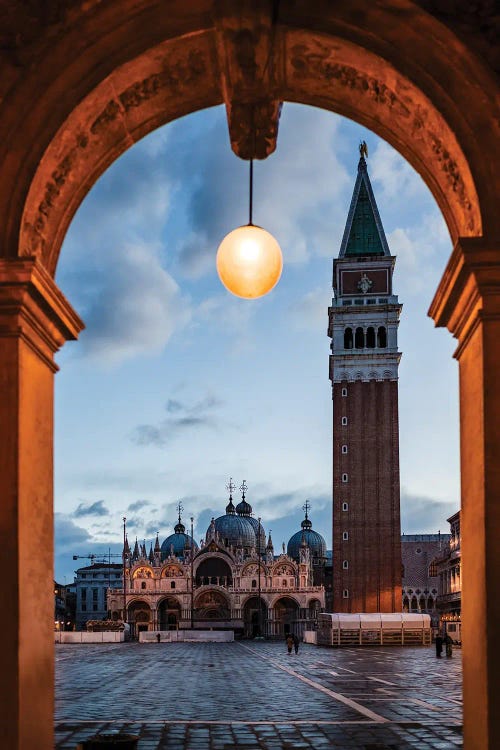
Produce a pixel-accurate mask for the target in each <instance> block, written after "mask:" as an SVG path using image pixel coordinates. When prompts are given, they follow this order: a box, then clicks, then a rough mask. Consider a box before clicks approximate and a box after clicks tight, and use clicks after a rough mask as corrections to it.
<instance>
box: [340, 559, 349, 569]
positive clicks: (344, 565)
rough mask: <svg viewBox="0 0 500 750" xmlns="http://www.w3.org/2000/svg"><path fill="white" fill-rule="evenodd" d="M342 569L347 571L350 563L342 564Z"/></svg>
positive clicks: (345, 561)
mask: <svg viewBox="0 0 500 750" xmlns="http://www.w3.org/2000/svg"><path fill="white" fill-rule="evenodd" d="M342 567H343V568H344V570H347V568H348V567H349V562H348V561H347V560H344V562H343V563H342Z"/></svg>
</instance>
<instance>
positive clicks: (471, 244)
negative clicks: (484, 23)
mask: <svg viewBox="0 0 500 750" xmlns="http://www.w3.org/2000/svg"><path fill="white" fill-rule="evenodd" d="M429 314H430V315H431V317H432V318H433V319H434V321H435V323H436V325H438V326H446V327H447V328H448V329H449V330H450V331H451V333H453V335H454V336H455V337H456V338H457V339H458V342H459V343H458V348H457V350H456V352H455V357H456V359H457V360H458V363H459V393H460V456H461V480H462V510H461V527H462V549H461V553H462V561H463V571H462V620H463V629H462V644H463V665H464V676H463V677H464V748H465V749H466V750H493V748H498V747H500V712H499V711H498V708H499V706H498V701H499V696H500V651H499V649H498V637H497V636H498V623H499V622H500V597H498V595H497V584H498V580H499V578H500V544H499V543H498V540H499V539H500V503H499V502H498V498H499V497H500V429H499V425H500V388H499V387H498V374H499V372H500V246H499V245H495V246H492V245H491V244H490V245H488V243H486V242H485V241H484V240H482V239H481V238H467V239H462V240H461V241H460V242H459V243H457V245H456V246H455V249H454V251H453V253H452V255H451V258H450V261H449V263H448V266H447V268H446V270H445V273H444V275H443V279H442V281H441V283H440V285H439V287H438V290H437V292H436V295H435V297H434V300H433V302H432V305H431V308H430V310H429Z"/></svg>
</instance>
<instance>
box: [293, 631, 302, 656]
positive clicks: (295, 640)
mask: <svg viewBox="0 0 500 750" xmlns="http://www.w3.org/2000/svg"><path fill="white" fill-rule="evenodd" d="M299 643H300V638H299V636H298V635H294V636H293V647H294V649H295V653H296V654H298V653H299Z"/></svg>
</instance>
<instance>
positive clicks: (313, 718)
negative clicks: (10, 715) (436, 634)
mask: <svg viewBox="0 0 500 750" xmlns="http://www.w3.org/2000/svg"><path fill="white" fill-rule="evenodd" d="M460 657H461V654H460V651H457V650H455V652H454V654H453V658H451V659H446V658H442V659H436V657H435V655H434V649H433V648H386V649H382V648H362V649H326V648H317V647H316V646H310V645H305V644H301V647H300V650H299V653H298V654H297V655H295V654H292V655H288V654H287V653H286V647H285V644H284V643H277V642H258V641H257V642H253V641H244V642H241V643H240V642H235V643H200V644H192V643H160V644H158V643H151V644H138V643H130V644H129V643H125V644H110V645H106V644H102V645H101V644H99V645H95V646H94V645H57V646H56V748H57V750H69V749H70V748H71V750H74V748H75V746H76V744H77V743H78V742H80V741H82V740H83V739H86V738H88V737H91V736H93V735H94V734H96V733H97V732H98V731H104V730H107V731H108V730H111V729H112V730H123V731H127V732H131V733H134V734H137V735H139V737H140V740H139V745H138V747H139V750H205V749H206V750H243V749H245V748H246V749H247V750H250V748H261V749H262V750H282V749H283V750H285V749H286V748H290V749H291V748H310V749H314V750H316V748H318V750H319V749H320V748H345V749H349V748H362V749H363V750H382V749H383V748H388V750H396V749H397V750H399V748H418V750H427V749H428V748H435V749H436V750H437V748H440V750H445V749H446V748H450V749H451V748H457V747H461V746H462V736H461V735H462V733H461V721H462V719H461V716H462V697H461V658H460Z"/></svg>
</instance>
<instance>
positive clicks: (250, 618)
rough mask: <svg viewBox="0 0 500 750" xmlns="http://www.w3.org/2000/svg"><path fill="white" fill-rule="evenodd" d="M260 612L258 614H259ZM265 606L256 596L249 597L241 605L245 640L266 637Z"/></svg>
mask: <svg viewBox="0 0 500 750" xmlns="http://www.w3.org/2000/svg"><path fill="white" fill-rule="evenodd" d="M259 611H260V614H259ZM267 616H268V615H267V605H266V603H265V601H264V600H263V599H262V598H261V599H260V600H259V597H258V596H250V597H249V598H248V599H247V600H246V602H245V603H244V604H243V628H244V635H245V637H246V638H256V637H259V636H266V635H267Z"/></svg>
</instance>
